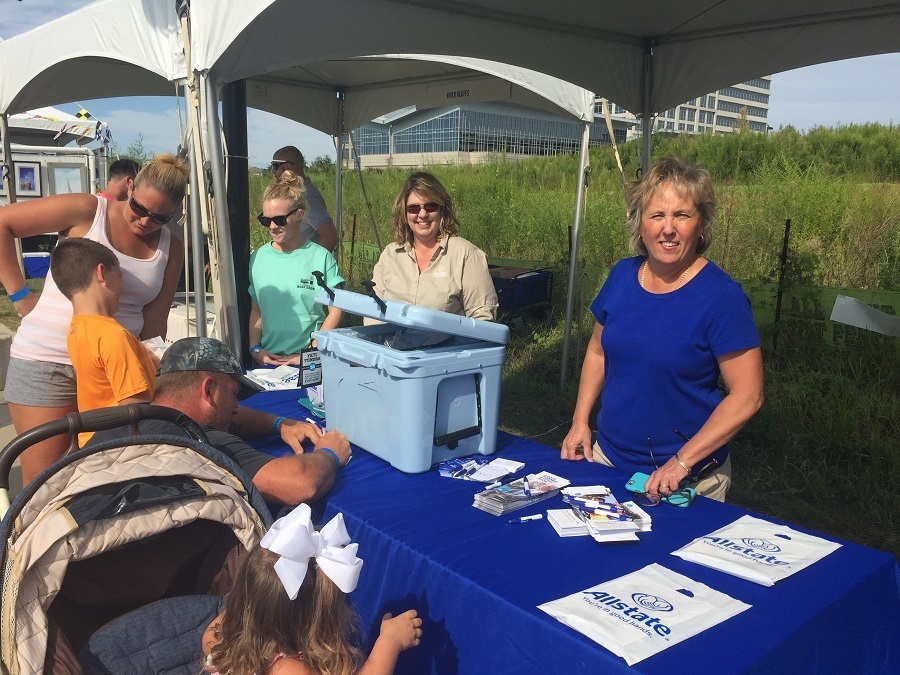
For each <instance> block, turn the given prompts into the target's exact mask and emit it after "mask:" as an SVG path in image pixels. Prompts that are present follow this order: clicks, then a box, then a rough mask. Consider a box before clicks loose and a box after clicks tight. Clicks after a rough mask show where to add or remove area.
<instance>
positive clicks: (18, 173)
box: [15, 162, 41, 197]
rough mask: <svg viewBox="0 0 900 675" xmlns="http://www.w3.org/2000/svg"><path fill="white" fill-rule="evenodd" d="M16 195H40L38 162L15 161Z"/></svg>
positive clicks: (39, 168)
mask: <svg viewBox="0 0 900 675" xmlns="http://www.w3.org/2000/svg"><path fill="white" fill-rule="evenodd" d="M15 169H16V170H15V177H16V196H17V197H40V196H41V165H40V162H16V163H15Z"/></svg>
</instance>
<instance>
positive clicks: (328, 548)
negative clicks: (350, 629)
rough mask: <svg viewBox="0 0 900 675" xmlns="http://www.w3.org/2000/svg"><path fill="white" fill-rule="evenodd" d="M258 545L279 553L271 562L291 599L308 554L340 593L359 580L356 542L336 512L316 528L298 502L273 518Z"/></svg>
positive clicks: (305, 568)
mask: <svg viewBox="0 0 900 675" xmlns="http://www.w3.org/2000/svg"><path fill="white" fill-rule="evenodd" d="M260 546H262V547H263V548H266V549H268V550H270V551H272V552H273V553H277V554H278V555H280V556H281V558H279V559H278V562H276V563H275V573H276V574H277V575H278V578H279V579H281V583H282V584H283V585H284V590H285V591H287V594H288V596H289V597H290V598H291V600H294V599H296V597H297V593H299V592H300V586H301V585H302V584H303V579H304V578H305V577H306V571H307V569H308V568H309V559H310V558H315V559H316V565H318V566H319V568H320V569H321V570H322V572H324V573H325V576H327V577H328V578H329V579H331V580H332V581H333V582H334V583H335V585H336V586H337V587H338V588H340V589H341V590H342V591H344V593H350V592H351V591H352V590H353V589H354V588H356V584H357V582H358V581H359V572H360V570H361V569H362V564H363V561H362V560H360V559H359V558H357V557H356V550H357V548H358V545H357V544H351V543H350V535H349V534H347V528H346V527H345V526H344V516H343V515H341V514H340V513H339V514H337V515H336V516H335V517H334V518H332V519H331V520H330V521H329V522H328V524H327V525H326V526H325V527H323V528H322V530H321V531H319V532H316V530H315V528H314V527H313V524H312V510H311V509H310V508H309V506H307V505H306V504H300V506H298V507H297V508H295V509H294V510H293V511H291V512H290V513H289V514H287V515H286V516H284V517H282V518H279V519H278V520H276V521H275V523H274V524H273V525H272V527H271V528H270V529H269V531H268V532H266V534H265V536H263V538H262V541H261V542H260Z"/></svg>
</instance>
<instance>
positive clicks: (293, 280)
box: [250, 241, 344, 354]
mask: <svg viewBox="0 0 900 675" xmlns="http://www.w3.org/2000/svg"><path fill="white" fill-rule="evenodd" d="M315 270H318V271H320V272H322V273H323V274H324V275H325V283H326V284H328V286H329V287H331V288H333V287H335V286H337V285H338V284H343V283H344V279H343V278H342V277H341V275H340V274H339V273H338V267H337V261H335V259H334V256H333V255H331V253H329V252H328V251H326V250H325V249H324V248H322V247H321V246H319V245H318V244H314V243H312V242H311V241H306V242H305V243H304V244H303V246H301V247H300V248H298V249H296V250H295V251H291V252H290V253H283V252H282V251H276V250H275V249H274V248H273V246H272V243H271V242H269V243H268V244H266V245H265V246H263V247H262V248H260V249H258V250H256V251H254V252H253V255H251V256H250V297H251V298H253V301H254V302H255V303H256V304H257V305H259V309H260V313H261V314H262V324H263V330H262V347H263V349H265V350H267V351H270V352H272V353H273V354H297V353H298V352H299V351H300V350H301V349H303V348H305V347H307V346H309V341H310V333H312V332H313V331H314V330H317V329H318V328H319V327H320V326H321V325H322V321H324V320H325V314H326V312H325V307H324V306H323V305H319V304H317V303H315V302H313V298H315V297H316V296H317V295H318V294H319V291H320V290H321V289H320V288H319V285H318V284H317V283H316V278H315V277H314V276H313V275H312V273H313V271H315Z"/></svg>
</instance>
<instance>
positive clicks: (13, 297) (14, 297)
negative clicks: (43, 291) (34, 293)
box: [9, 286, 31, 302]
mask: <svg viewBox="0 0 900 675" xmlns="http://www.w3.org/2000/svg"><path fill="white" fill-rule="evenodd" d="M29 293H31V289H30V288H28V286H25V287H24V288H21V289H19V290H18V291H16V292H15V293H10V294H9V301H10V302H18V301H19V300H21V299H22V298H24V297H25V296H26V295H28V294H29Z"/></svg>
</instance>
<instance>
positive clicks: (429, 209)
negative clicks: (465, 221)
mask: <svg viewBox="0 0 900 675" xmlns="http://www.w3.org/2000/svg"><path fill="white" fill-rule="evenodd" d="M439 208H441V205H440V204H436V203H434V202H425V203H424V204H407V205H406V212H407V213H408V214H409V215H411V216H415V215H417V214H418V213H419V211H421V210H422V209H425V213H434V212H435V211H437V210H438V209H439Z"/></svg>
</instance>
